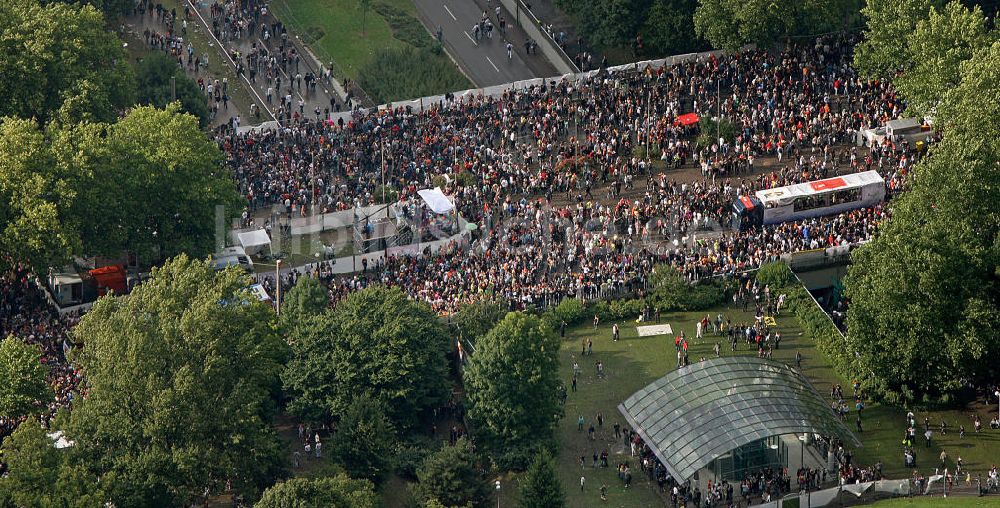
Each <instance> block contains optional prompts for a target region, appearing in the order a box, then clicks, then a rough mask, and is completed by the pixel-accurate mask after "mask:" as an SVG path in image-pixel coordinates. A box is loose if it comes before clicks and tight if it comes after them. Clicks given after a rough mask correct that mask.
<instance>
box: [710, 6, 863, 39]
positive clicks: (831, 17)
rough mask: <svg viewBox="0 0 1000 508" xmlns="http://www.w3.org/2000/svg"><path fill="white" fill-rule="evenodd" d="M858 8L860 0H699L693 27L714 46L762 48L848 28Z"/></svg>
mask: <svg viewBox="0 0 1000 508" xmlns="http://www.w3.org/2000/svg"><path fill="white" fill-rule="evenodd" d="M859 8H860V2H859V1H858V0H832V1H822V0H806V1H803V0H698V8H697V10H695V13H694V28H695V32H696V33H697V34H698V35H699V36H701V37H704V38H705V39H707V40H708V41H709V42H710V43H711V44H712V46H713V47H715V48H720V49H728V50H735V49H738V48H740V47H742V46H743V45H745V44H756V45H757V46H758V47H760V48H762V49H763V48H766V47H768V46H770V45H772V44H774V43H775V42H777V41H779V40H781V39H782V38H783V37H787V36H809V35H816V34H820V33H825V32H829V31H831V30H836V29H843V28H847V26H848V25H849V23H850V22H851V20H852V18H853V17H855V15H856V13H857V12H858V9H859Z"/></svg>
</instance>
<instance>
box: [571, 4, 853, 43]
mask: <svg viewBox="0 0 1000 508" xmlns="http://www.w3.org/2000/svg"><path fill="white" fill-rule="evenodd" d="M558 3H559V5H560V7H562V8H563V9H564V10H565V11H566V12H568V13H569V14H570V15H571V16H572V17H573V19H574V21H575V23H576V26H577V27H578V28H579V30H580V32H581V34H582V35H583V36H584V37H585V38H586V39H587V40H588V41H589V42H590V43H591V44H595V45H597V46H598V47H601V48H605V49H608V48H616V47H624V46H627V45H629V44H633V46H632V48H633V50H634V53H636V54H637V56H640V57H659V56H666V55H676V54H682V53H690V52H695V51H703V50H705V49H708V47H709V46H711V47H714V48H719V49H730V50H733V49H737V48H740V47H742V46H744V45H746V44H756V45H758V46H759V47H769V46H770V45H772V44H774V43H775V42H778V41H784V40H788V39H789V38H796V37H804V36H814V35H817V34H822V33H828V32H833V31H838V30H844V29H848V28H851V27H853V26H856V25H857V23H858V21H859V16H858V10H859V9H860V8H861V1H860V0H834V1H801V0H773V1H767V2H764V1H750V2H748V1H745V0H558ZM636 36H638V37H639V38H640V39H641V40H642V44H643V47H642V48H638V47H636V46H635V45H634V44H635V41H636ZM570 42H571V43H572V42H575V41H570Z"/></svg>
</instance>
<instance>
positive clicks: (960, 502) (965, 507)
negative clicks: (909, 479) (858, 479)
mask: <svg viewBox="0 0 1000 508" xmlns="http://www.w3.org/2000/svg"><path fill="white" fill-rule="evenodd" d="M874 506H875V507H877V508H937V507H943V508H1000V497H996V496H993V497H950V498H948V499H944V498H941V497H937V496H935V497H915V498H912V499H911V498H907V499H888V500H885V501H879V502H877V503H875V504H874Z"/></svg>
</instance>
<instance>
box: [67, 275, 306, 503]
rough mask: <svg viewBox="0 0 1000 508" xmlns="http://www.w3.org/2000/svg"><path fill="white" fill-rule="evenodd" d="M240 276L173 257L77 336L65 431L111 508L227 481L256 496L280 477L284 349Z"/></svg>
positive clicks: (99, 306)
mask: <svg viewBox="0 0 1000 508" xmlns="http://www.w3.org/2000/svg"><path fill="white" fill-rule="evenodd" d="M250 283H251V281H250V278H249V276H247V275H246V274H245V273H242V272H241V271H240V270H238V269H236V268H230V269H228V270H224V271H221V272H216V271H214V270H213V269H212V268H211V267H210V266H209V265H208V263H207V262H204V261H193V260H190V259H188V258H187V257H186V256H179V257H177V258H175V259H172V260H169V261H167V262H166V263H165V264H164V265H163V266H162V267H161V268H156V269H154V270H153V274H152V278H151V279H150V280H148V281H146V282H145V283H143V284H142V285H140V286H138V287H137V288H136V289H135V290H133V291H132V293H131V294H129V295H128V296H124V297H117V298H102V299H100V300H99V301H98V302H97V303H96V304H95V305H94V307H93V308H92V309H91V310H90V312H88V313H87V314H86V315H85V316H84V317H83V319H82V320H81V322H80V324H79V325H78V326H77V327H76V328H75V329H74V335H75V337H76V338H77V339H79V340H80V341H82V342H83V343H85V344H86V345H87V347H86V348H84V349H83V351H82V353H81V354H80V356H79V358H78V360H79V362H80V364H81V366H82V367H83V369H84V370H85V371H86V372H87V385H88V394H87V397H86V398H82V399H80V400H79V402H77V403H76V404H75V405H74V408H73V411H72V413H71V417H70V421H69V423H68V425H67V428H66V433H67V435H68V436H69V438H70V439H72V440H74V441H75V442H76V445H75V446H74V447H73V450H74V455H75V457H76V461H75V463H76V464H81V465H84V466H86V468H87V469H88V470H89V471H90V472H92V473H94V474H96V475H98V476H100V477H101V486H102V489H103V490H104V495H105V496H106V498H107V499H109V500H111V501H112V502H114V503H115V504H116V505H118V506H186V505H190V504H191V503H195V502H203V501H204V495H205V494H206V489H207V493H208V494H209V495H212V494H217V493H219V491H220V490H221V488H222V486H223V483H224V482H223V480H224V479H230V480H232V485H233V489H234V490H235V491H236V492H238V493H242V494H244V495H246V496H247V498H248V499H254V498H256V497H257V496H258V495H259V494H260V492H261V491H262V490H263V488H264V487H265V486H266V485H269V484H270V483H271V482H273V480H274V478H275V477H276V476H277V475H279V474H280V473H281V471H282V469H283V463H282V457H283V455H284V454H283V451H282V447H281V445H280V443H279V441H278V439H277V436H276V434H275V432H274V430H273V428H272V427H271V426H270V421H271V417H272V414H273V411H274V404H273V401H272V398H271V390H273V387H274V386H275V385H276V381H277V376H278V374H279V372H280V367H281V362H282V361H283V359H284V356H285V347H286V346H285V344H284V342H283V341H282V340H281V338H280V337H279V336H278V334H277V332H276V325H275V322H274V312H273V311H272V310H271V308H270V307H269V306H268V305H267V304H265V303H263V302H260V301H258V300H257V299H256V298H254V297H253V296H252V295H251V293H250V292H249V290H248V289H247V288H248V286H249V285H250Z"/></svg>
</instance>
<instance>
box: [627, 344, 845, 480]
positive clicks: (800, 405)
mask: <svg viewBox="0 0 1000 508" xmlns="http://www.w3.org/2000/svg"><path fill="white" fill-rule="evenodd" d="M618 410H619V411H620V412H621V414H622V415H623V416H624V417H625V419H626V420H628V422H629V424H630V425H631V426H632V428H633V429H635V431H636V432H638V433H639V435H640V436H641V437H642V439H643V440H644V441H645V442H646V445H648V446H649V447H650V448H651V449H652V450H653V453H654V454H655V455H656V456H657V457H658V458H659V459H660V461H661V462H662V463H663V465H664V466H666V468H667V471H668V472H669V473H670V475H671V476H673V477H674V479H675V480H677V481H680V482H683V481H686V480H688V479H690V478H691V477H693V476H694V474H695V473H696V472H697V471H698V470H699V469H701V468H703V467H705V466H707V465H709V464H711V463H712V461H713V460H715V459H717V458H719V457H721V456H722V455H724V454H726V453H728V452H729V451H731V450H733V449H736V448H739V447H740V446H743V445H747V444H750V443H753V442H754V441H758V440H761V439H766V438H769V437H773V436H780V435H785V434H806V433H815V434H820V435H824V436H831V437H837V438H839V439H841V440H842V441H844V442H845V443H847V444H852V445H854V446H855V447H860V446H861V442H860V441H859V440H858V438H857V437H856V436H855V435H854V434H853V433H851V431H850V430H849V429H848V428H847V427H846V426H845V425H844V424H843V423H842V422H841V421H840V420H839V419H838V418H837V416H836V414H835V413H834V412H833V409H832V408H831V407H830V406H829V405H828V404H827V403H826V401H824V400H823V397H822V396H821V395H820V394H819V392H817V391H816V389H815V388H814V387H813V386H812V384H810V383H809V381H808V380H807V379H806V378H805V377H804V376H802V375H801V374H799V373H798V372H796V371H795V370H793V369H792V368H791V367H789V366H787V365H785V364H783V363H780V362H776V361H773V360H765V359H762V358H755V357H749V356H731V357H724V358H714V359H711V360H705V361H704V362H699V363H695V364H691V365H689V366H687V367H681V368H679V369H677V370H674V371H671V372H670V373H668V374H667V375H666V376H663V377H662V378H660V379H658V380H656V381H654V382H652V383H650V384H649V385H648V386H646V387H645V388H643V389H641V390H639V391H638V392H636V393H635V394H633V395H632V396H631V397H629V398H628V399H627V400H625V402H623V403H622V404H620V405H619V406H618Z"/></svg>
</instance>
